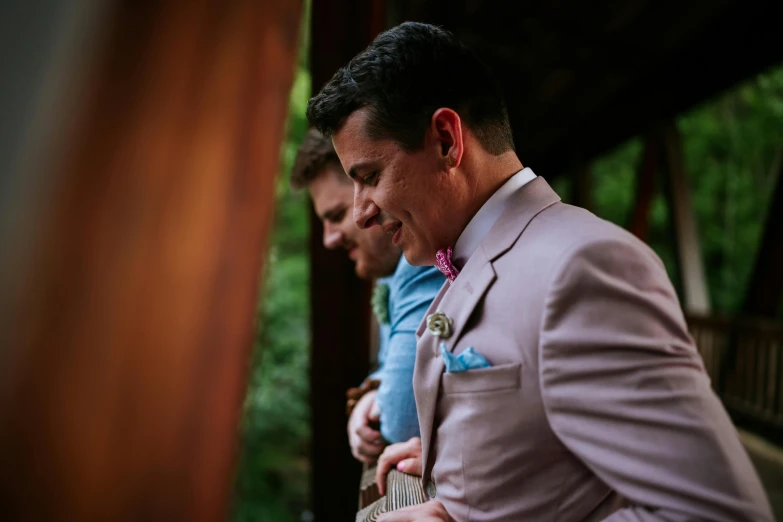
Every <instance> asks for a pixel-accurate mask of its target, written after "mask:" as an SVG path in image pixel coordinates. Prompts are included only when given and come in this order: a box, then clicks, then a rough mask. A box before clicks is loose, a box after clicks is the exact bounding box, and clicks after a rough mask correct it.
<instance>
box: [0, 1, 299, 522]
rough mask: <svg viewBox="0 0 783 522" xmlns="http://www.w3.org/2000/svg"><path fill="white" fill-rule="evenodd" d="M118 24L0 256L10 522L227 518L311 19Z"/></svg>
mask: <svg viewBox="0 0 783 522" xmlns="http://www.w3.org/2000/svg"><path fill="white" fill-rule="evenodd" d="M111 7H112V8H111V9H109V10H108V12H107V14H106V17H105V19H103V20H102V23H101V24H100V31H99V32H100V37H99V38H97V39H96V43H95V46H94V47H93V48H92V49H91V50H94V51H96V52H95V54H96V59H95V60H94V61H89V63H87V64H86V65H85V66H84V68H83V69H82V68H71V69H72V70H74V71H76V70H78V73H79V75H80V79H79V81H78V82H75V83H74V85H79V86H81V88H80V89H78V90H77V91H76V92H75V93H74V95H73V97H72V98H71V99H70V100H69V103H72V104H73V105H72V106H73V107H76V108H77V109H78V110H77V111H74V112H75V113H76V116H77V117H76V118H75V119H73V120H68V121H66V122H62V125H61V126H60V127H57V128H50V129H48V130H49V133H48V136H49V137H50V138H51V140H54V141H58V142H60V143H61V146H60V147H56V148H49V147H48V145H49V143H42V144H37V145H39V146H40V147H41V150H57V151H59V152H58V153H56V154H55V155H54V156H53V157H51V158H46V161H44V162H42V163H41V164H42V165H44V166H45V169H46V172H45V175H41V176H38V177H39V179H45V180H47V183H46V186H45V187H44V188H41V189H39V190H38V191H36V192H35V193H33V194H28V195H27V196H28V197H26V199H27V200H28V201H29V202H30V203H29V206H30V208H29V209H28V210H29V212H27V215H28V220H29V222H27V223H23V224H21V225H23V226H27V228H26V230H27V232H28V233H29V235H30V237H29V238H28V240H27V241H25V242H23V244H26V245H29V249H26V250H25V251H23V252H22V251H12V252H9V251H4V252H3V256H12V255H13V256H15V257H17V258H18V259H24V260H25V262H24V263H9V264H8V266H13V267H16V270H17V272H16V273H15V274H12V275H13V277H14V278H16V280H17V281H19V283H18V284H16V285H13V286H11V287H10V288H11V289H12V291H11V292H8V293H3V295H0V300H2V303H0V305H2V306H0V315H2V318H1V319H2V321H0V324H1V325H3V326H4V328H2V329H0V346H2V351H3V357H4V358H3V363H4V364H3V370H4V373H3V377H4V378H3V384H2V388H0V426H2V429H0V467H1V468H2V476H0V506H2V508H1V509H2V515H0V518H2V519H3V520H7V521H14V522H16V521H20V522H21V521H34V520H35V521H37V520H58V521H64V522H71V521H74V522H76V521H78V522H91V521H105V520H112V521H118V522H122V521H152V522H158V521H159V522H164V521H166V522H169V521H172V520H187V521H196V522H199V521H217V520H223V519H225V517H226V515H227V513H228V501H229V499H230V498H231V496H232V492H233V480H232V478H233V467H234V458H235V453H236V452H235V450H236V440H237V425H238V421H239V414H240V410H241V404H242V401H243V398H244V392H245V381H246V374H247V369H248V362H249V355H250V348H251V346H252V340H253V336H254V312H255V306H256V298H257V290H258V286H259V280H258V279H259V274H260V268H261V264H262V261H263V257H264V255H263V254H264V245H265V238H266V236H267V232H268V230H269V226H270V222H271V217H272V210H273V203H274V193H275V191H274V179H275V175H276V173H277V169H278V157H279V152H280V144H281V141H282V138H283V128H284V122H285V119H286V116H287V107H288V103H287V102H288V98H289V91H290V87H291V82H292V80H293V73H294V67H295V59H296V54H297V45H298V35H297V33H298V29H299V21H300V16H301V5H300V2H297V1H289V0H269V1H265V2H255V1H251V0H203V1H198V2H189V3H181V2H175V1H170V0H161V1H158V2H154V3H149V2H136V1H133V0H119V1H117V2H114V3H113V4H112V6H111ZM79 36H80V37H84V35H79ZM69 65H74V64H69V63H65V64H59V66H60V67H62V68H64V69H66V70H67V69H69ZM83 65H84V64H83ZM7 72H8V71H7ZM10 73H11V72H9V74H10ZM47 90H49V91H54V92H56V91H58V90H61V86H60V85H50V86H48V89H47Z"/></svg>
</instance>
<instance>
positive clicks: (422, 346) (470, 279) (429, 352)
mask: <svg viewBox="0 0 783 522" xmlns="http://www.w3.org/2000/svg"><path fill="white" fill-rule="evenodd" d="M558 201H560V198H559V197H558V195H557V194H556V193H555V192H554V191H553V190H552V189H551V188H550V187H549V185H548V184H547V182H546V181H544V179H543V178H541V177H538V178H536V179H534V180H533V181H531V182H530V183H528V184H527V185H525V186H524V187H523V188H522V189H521V190H519V192H517V193H516V194H514V195H513V196H512V198H511V200H510V201H509V202H508V204H507V205H506V208H505V209H504V211H503V213H502V214H501V215H500V217H499V218H498V220H497V221H496V222H495V224H494V225H493V226H492V228H491V229H490V231H489V233H488V234H487V237H486V238H484V241H482V243H481V246H479V248H478V249H477V250H476V252H474V253H473V255H472V256H471V257H470V259H468V262H467V263H466V264H465V266H464V267H463V269H462V272H460V274H459V276H458V277H457V279H456V280H455V281H454V282H453V283H451V284H449V283H448V282H447V283H446V284H445V285H444V286H443V288H441V291H440V293H439V294H438V296H437V297H436V298H435V299H434V300H433V302H432V304H431V305H430V308H429V310H428V311H427V315H426V316H425V317H424V319H423V320H422V323H421V325H420V326H419V330H418V331H417V336H418V338H419V341H418V344H417V349H416V366H415V370H414V376H413V382H414V385H415V386H414V388H415V393H416V406H417V408H418V413H419V428H420V431H421V442H422V463H423V468H422V470H423V472H424V479H425V480H428V479H429V474H430V471H431V469H432V465H433V464H434V463H433V462H430V459H429V457H430V450H431V447H430V446H431V442H432V431H433V429H434V419H435V411H436V408H437V402H438V395H439V393H440V382H441V375H442V374H443V370H444V367H445V365H444V363H443V358H442V357H441V355H440V348H439V345H440V342H441V341H443V342H445V343H446V347H447V349H448V350H449V351H453V350H454V348H455V347H456V345H457V342H458V341H459V339H460V337H461V335H462V333H463V331H464V328H465V327H466V325H467V323H468V320H469V319H470V316H471V314H472V313H473V310H474V309H475V308H476V305H477V304H478V303H479V301H480V300H481V298H482V297H483V296H484V294H486V292H487V291H488V290H489V287H490V286H491V285H492V283H493V282H494V281H495V279H496V277H497V276H496V274H495V270H494V268H493V267H492V262H493V261H495V260H496V259H497V258H499V257H500V256H502V255H503V254H504V253H505V252H507V251H508V250H509V249H510V248H511V247H512V246H513V245H514V243H515V242H516V240H517V239H518V238H519V236H520V235H521V234H522V233H523V232H524V230H525V228H527V225H528V224H529V223H530V221H532V219H533V218H534V217H535V216H536V215H537V214H538V213H539V212H541V211H542V210H544V209H545V208H547V207H549V206H551V205H553V204H555V203H557V202H558ZM436 311H440V312H443V313H444V314H445V315H446V316H447V317H449V318H451V319H452V333H451V336H450V337H448V338H447V339H441V338H439V337H436V336H434V335H433V334H432V333H430V332H429V330H427V325H426V323H427V316H429V315H430V314H432V313H434V312H436Z"/></svg>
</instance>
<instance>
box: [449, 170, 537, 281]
mask: <svg viewBox="0 0 783 522" xmlns="http://www.w3.org/2000/svg"><path fill="white" fill-rule="evenodd" d="M535 177H536V175H535V174H534V173H533V171H532V170H531V169H529V168H524V169H522V170H520V171H519V172H517V173H516V174H514V175H513V176H511V177H510V178H508V180H507V181H506V182H505V183H504V184H503V185H502V186H501V187H500V188H499V189H497V190H496V191H495V193H494V194H492V196H490V198H489V199H488V200H487V202H486V203H484V205H482V207H481V208H480V209H479V211H478V212H476V215H475V216H473V219H471V220H470V223H468V226H466V227H465V230H463V231H462V234H460V236H459V239H457V243H456V244H455V245H454V253H453V255H452V259H453V262H454V266H456V267H457V268H458V269H461V268H462V267H463V266H465V263H467V262H468V259H470V256H472V255H473V252H475V251H476V249H477V248H478V247H479V245H480V244H481V242H482V241H483V240H484V237H485V236H486V235H487V234H488V233H489V230H490V229H491V228H492V225H494V224H495V221H497V219H498V218H499V217H500V214H502V213H503V210H504V209H505V208H506V203H508V200H509V199H510V198H511V196H512V195H513V194H514V193H515V192H516V191H517V190H519V189H521V188H522V187H524V186H525V185H527V184H528V183H529V182H530V181H532V180H534V179H535Z"/></svg>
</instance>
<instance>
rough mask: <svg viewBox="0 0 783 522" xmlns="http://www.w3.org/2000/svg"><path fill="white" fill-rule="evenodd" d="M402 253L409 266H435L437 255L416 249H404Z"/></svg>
mask: <svg viewBox="0 0 783 522" xmlns="http://www.w3.org/2000/svg"><path fill="white" fill-rule="evenodd" d="M402 253H403V255H404V256H405V260H406V261H407V262H408V264H410V265H413V266H435V254H432V255H429V254H427V253H425V252H421V251H420V250H419V249H416V248H412V247H409V248H405V247H403V249H402Z"/></svg>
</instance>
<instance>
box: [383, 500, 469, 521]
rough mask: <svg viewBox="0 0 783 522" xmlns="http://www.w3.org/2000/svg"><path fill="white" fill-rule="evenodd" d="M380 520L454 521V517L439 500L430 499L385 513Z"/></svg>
mask: <svg viewBox="0 0 783 522" xmlns="http://www.w3.org/2000/svg"><path fill="white" fill-rule="evenodd" d="M378 522H454V519H453V518H451V516H450V515H449V514H448V512H447V511H446V508H445V507H443V504H441V503H440V502H438V501H437V500H430V501H429V502H425V503H424V504H419V505H417V506H408V507H406V508H402V509H398V510H396V511H391V512H389V513H384V514H383V515H381V516H380V517H378Z"/></svg>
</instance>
